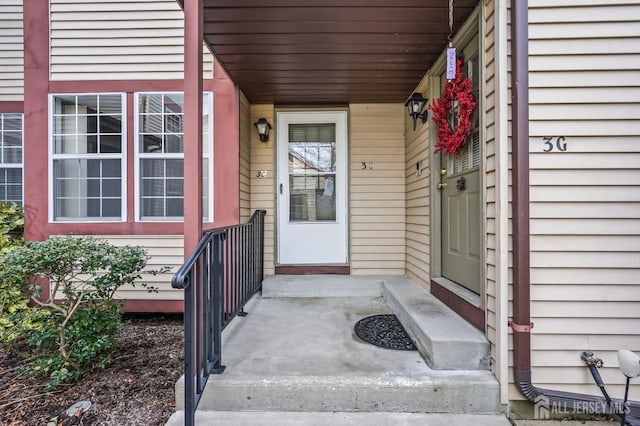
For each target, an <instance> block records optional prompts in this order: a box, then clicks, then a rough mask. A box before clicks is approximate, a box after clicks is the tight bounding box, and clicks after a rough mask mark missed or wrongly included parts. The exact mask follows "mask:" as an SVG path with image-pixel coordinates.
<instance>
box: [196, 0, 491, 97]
mask: <svg viewBox="0 0 640 426" xmlns="http://www.w3.org/2000/svg"><path fill="white" fill-rule="evenodd" d="M448 3H449V1H448V0H204V7H205V12H204V37H205V40H206V42H207V43H208V45H209V46H210V48H211V50H212V51H213V52H214V54H215V55H216V57H217V58H218V60H219V61H220V63H221V64H222V65H223V66H224V68H225V69H226V70H227V72H228V73H229V76H230V77H231V78H232V79H233V80H234V81H235V82H236V83H237V84H238V85H239V86H240V89H241V90H242V91H243V92H244V94H245V95H246V96H247V98H248V99H249V101H250V102H251V103H275V104H280V105H311V104H313V105H321V104H347V103H350V102H404V101H405V100H406V99H407V97H408V96H409V95H410V94H411V91H412V90H413V88H414V87H415V86H416V85H417V84H418V82H419V81H420V79H421V78H422V76H423V75H424V73H425V72H426V71H427V70H428V69H429V67H430V66H431V65H432V63H433V62H434V61H435V60H436V58H437V57H438V55H439V54H440V53H441V52H442V50H443V49H444V48H445V47H446V40H447V35H448V33H449V26H448ZM454 3H455V8H454V10H455V26H454V34H455V31H457V29H458V28H460V26H461V25H462V23H463V22H464V21H465V20H466V19H467V17H468V16H469V14H470V13H471V12H472V10H473V8H474V7H475V6H476V5H477V3H478V0H455V2H454Z"/></svg>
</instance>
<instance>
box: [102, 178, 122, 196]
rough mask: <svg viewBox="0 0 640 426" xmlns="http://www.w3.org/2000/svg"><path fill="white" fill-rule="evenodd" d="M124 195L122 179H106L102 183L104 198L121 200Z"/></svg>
mask: <svg viewBox="0 0 640 426" xmlns="http://www.w3.org/2000/svg"><path fill="white" fill-rule="evenodd" d="M121 193H122V185H121V180H120V179H104V180H103V181H102V196H103V197H116V198H119V197H120V195H121Z"/></svg>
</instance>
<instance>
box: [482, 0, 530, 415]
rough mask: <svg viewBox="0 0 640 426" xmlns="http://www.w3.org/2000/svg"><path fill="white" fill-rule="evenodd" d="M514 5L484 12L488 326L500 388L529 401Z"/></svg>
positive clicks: (504, 394) (488, 6) (490, 5)
mask: <svg viewBox="0 0 640 426" xmlns="http://www.w3.org/2000/svg"><path fill="white" fill-rule="evenodd" d="M507 3H508V2H501V1H487V2H485V3H484V4H483V10H482V19H483V25H482V32H483V42H482V44H481V46H482V53H481V55H482V66H483V71H482V75H483V93H484V100H483V107H484V110H483V112H482V114H483V117H482V123H483V126H484V129H483V130H484V143H485V145H484V153H485V157H484V177H483V181H484V203H485V219H484V220H485V222H484V229H485V250H486V252H485V259H486V260H485V265H484V267H485V277H486V282H485V291H486V294H485V322H486V328H485V333H486V337H487V339H488V340H489V343H490V350H491V365H492V370H493V373H494V374H495V375H496V378H497V379H498V382H499V383H500V399H501V402H502V403H506V402H507V401H508V400H509V399H520V398H523V396H522V395H521V394H520V393H519V392H517V391H516V393H513V392H512V391H510V389H509V383H511V382H513V372H512V370H511V369H510V361H509V360H510V359H511V354H510V348H511V345H510V343H509V337H510V330H509V329H508V328H507V323H508V320H509V318H510V312H511V311H510V309H511V284H512V283H511V265H510V258H511V247H510V241H511V240H510V237H511V200H510V185H511V182H510V173H511V167H510V157H511V141H510V137H509V134H510V130H509V126H510V123H511V121H510V119H509V117H510V114H509V108H510V104H509V96H508V91H509V90H508V81H509V80H508V72H509V61H508V57H509V55H508V51H509V43H510V42H509V40H508V36H509V32H508V27H507V20H508V13H509V8H508V4H507Z"/></svg>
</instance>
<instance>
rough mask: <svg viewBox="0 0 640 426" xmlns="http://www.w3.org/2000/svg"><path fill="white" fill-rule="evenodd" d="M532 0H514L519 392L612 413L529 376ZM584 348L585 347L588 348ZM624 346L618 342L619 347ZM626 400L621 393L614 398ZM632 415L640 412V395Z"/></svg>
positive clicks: (600, 400)
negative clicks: (530, 60) (530, 49)
mask: <svg viewBox="0 0 640 426" xmlns="http://www.w3.org/2000/svg"><path fill="white" fill-rule="evenodd" d="M528 3H529V2H528V0H512V1H511V51H512V54H511V69H512V72H511V78H512V87H511V90H512V102H511V108H512V122H511V126H512V128H511V131H512V157H513V158H512V165H513V166H512V167H513V169H512V180H513V317H512V320H511V321H510V326H511V328H512V329H513V363H514V365H513V367H514V368H513V369H514V381H515V384H516V386H517V387H518V389H519V390H520V392H521V393H522V394H523V395H524V396H526V397H527V399H529V400H530V401H532V402H534V403H541V404H544V405H546V406H547V407H559V408H560V409H562V410H565V409H566V410H569V411H570V410H576V408H577V410H576V411H580V410H582V413H584V411H585V410H586V409H587V407H588V409H589V412H590V413H592V414H611V409H610V407H609V405H608V404H607V401H606V399H605V398H604V397H600V396H592V395H586V394H579V393H573V392H562V391H556V390H550V389H543V388H539V387H536V386H535V385H534V384H533V383H532V382H531V328H532V327H533V324H531V311H530V306H531V293H530V286H531V281H530V262H529V259H530V257H529V256H530V237H529V64H528V60H529V45H528V44H529V35H528V24H529V17H528V8H529V6H528ZM585 349H586V348H585ZM615 349H620V348H615ZM612 400H613V403H614V404H618V405H617V406H619V407H620V406H622V400H621V399H615V398H614V399H612ZM628 405H629V409H630V411H629V413H628V416H632V417H640V401H629V402H628Z"/></svg>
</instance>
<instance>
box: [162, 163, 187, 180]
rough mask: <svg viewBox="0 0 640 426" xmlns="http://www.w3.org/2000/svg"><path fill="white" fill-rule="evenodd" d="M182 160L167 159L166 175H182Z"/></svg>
mask: <svg viewBox="0 0 640 426" xmlns="http://www.w3.org/2000/svg"><path fill="white" fill-rule="evenodd" d="M183 164H184V160H167V174H166V176H167V177H184V170H183Z"/></svg>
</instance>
